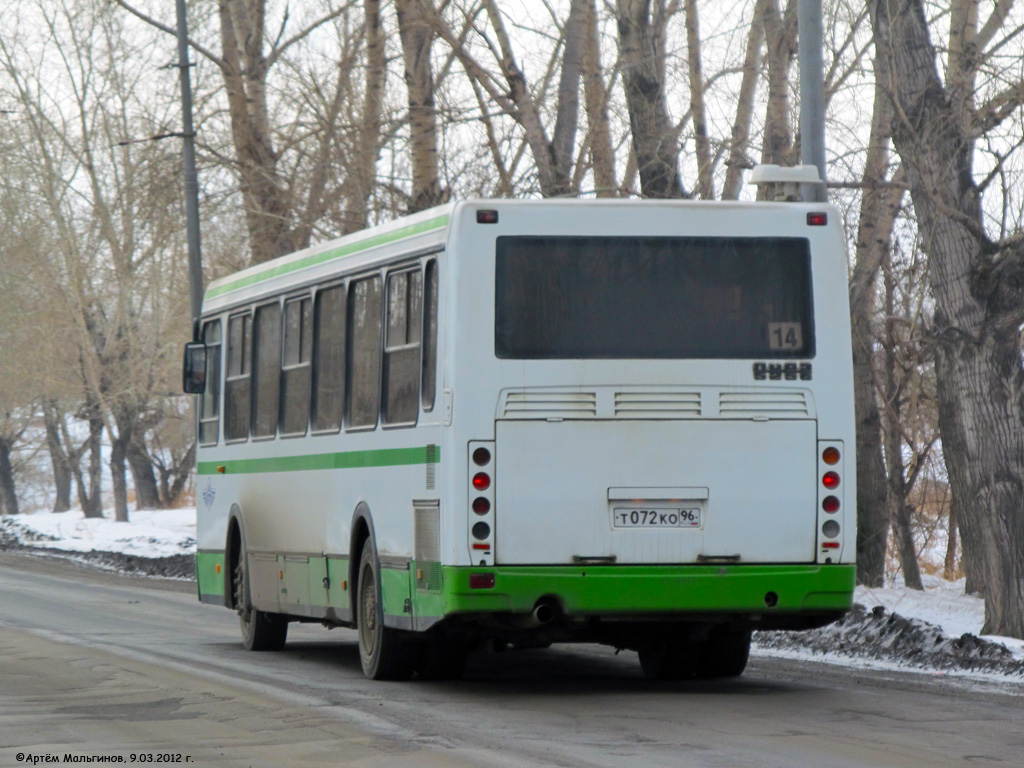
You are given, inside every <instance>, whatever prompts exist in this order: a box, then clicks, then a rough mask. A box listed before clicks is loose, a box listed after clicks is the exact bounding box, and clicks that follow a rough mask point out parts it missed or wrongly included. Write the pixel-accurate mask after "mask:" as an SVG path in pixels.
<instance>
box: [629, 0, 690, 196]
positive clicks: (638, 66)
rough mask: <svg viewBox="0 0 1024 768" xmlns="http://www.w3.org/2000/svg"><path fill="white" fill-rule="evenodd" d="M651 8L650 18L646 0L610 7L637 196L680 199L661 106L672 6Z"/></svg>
mask: <svg viewBox="0 0 1024 768" xmlns="http://www.w3.org/2000/svg"><path fill="white" fill-rule="evenodd" d="M653 4H654V6H655V7H654V9H653V11H654V12H653V15H652V9H651V5H652V2H651V0H618V2H616V4H615V20H616V23H617V25H618V30H619V58H620V66H621V69H622V80H623V87H624V88H625V91H626V105H627V107H628V109H629V125H630V131H631V135H632V139H633V153H634V154H635V155H636V163H637V169H638V171H639V174H640V189H641V192H642V193H643V195H644V196H645V197H655V198H680V197H685V196H686V190H685V189H684V188H683V185H682V181H681V180H680V177H679V144H678V140H677V139H676V132H675V130H674V128H673V126H672V124H671V123H670V122H669V117H668V106H667V104H666V102H665V45H664V35H665V26H666V24H667V21H668V17H669V16H670V13H671V12H674V11H675V3H673V4H672V6H666V3H665V1H664V0H654V3H653Z"/></svg>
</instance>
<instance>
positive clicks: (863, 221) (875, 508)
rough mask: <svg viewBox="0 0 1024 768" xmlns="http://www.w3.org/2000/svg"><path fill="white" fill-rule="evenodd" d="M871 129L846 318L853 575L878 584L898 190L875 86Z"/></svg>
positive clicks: (886, 112) (885, 110)
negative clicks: (889, 265) (881, 301)
mask: <svg viewBox="0 0 1024 768" xmlns="http://www.w3.org/2000/svg"><path fill="white" fill-rule="evenodd" d="M875 90H876V93H875V99H874V109H873V113H872V117H871V134H870V137H869V139H868V148H867V157H866V161H865V167H864V175H863V178H864V189H863V192H862V196H861V202H860V217H859V222H858V231H857V241H856V245H855V261H854V267H853V272H852V274H851V276H850V318H851V329H852V333H853V375H854V400H855V405H856V414H857V577H858V580H859V581H860V582H861V583H862V584H866V585H868V586H870V587H881V586H882V585H883V581H884V577H885V550H886V542H887V541H888V539H889V515H888V514H887V513H886V510H887V508H888V507H887V501H886V496H887V488H888V484H887V482H886V467H885V462H884V459H883V452H882V422H881V416H880V414H879V410H878V389H877V387H876V381H875V375H874V369H875V352H874V349H875V342H876V338H877V337H876V333H875V329H874V328H873V320H874V315H875V312H876V309H877V302H876V289H877V283H878V281H877V276H878V271H879V268H880V267H881V265H882V262H883V261H884V260H885V259H886V257H887V255H888V253H889V250H890V248H891V247H892V232H893V224H894V223H895V221H896V214H897V213H898V211H899V207H900V200H901V198H902V197H903V192H902V190H901V189H900V188H899V186H898V185H890V184H888V183H887V182H888V178H887V170H888V168H887V167H888V164H889V146H890V142H891V136H890V128H889V126H890V123H891V122H892V109H891V105H890V103H889V100H888V99H887V98H886V97H885V93H884V92H882V91H881V90H880V89H877V88H876V89H875Z"/></svg>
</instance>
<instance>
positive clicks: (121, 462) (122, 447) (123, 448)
mask: <svg viewBox="0 0 1024 768" xmlns="http://www.w3.org/2000/svg"><path fill="white" fill-rule="evenodd" d="M127 444H128V439H127V438H125V437H121V436H117V437H114V436H111V438H110V481H111V484H112V485H113V486H114V520H116V521H117V522H119V523H127V522H128V482H127V473H126V470H127V467H126V465H125V455H126V454H127Z"/></svg>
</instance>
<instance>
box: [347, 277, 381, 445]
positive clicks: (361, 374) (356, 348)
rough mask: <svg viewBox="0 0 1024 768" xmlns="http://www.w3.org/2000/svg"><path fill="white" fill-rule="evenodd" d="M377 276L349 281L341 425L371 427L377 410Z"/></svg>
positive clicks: (378, 320)
mask: <svg viewBox="0 0 1024 768" xmlns="http://www.w3.org/2000/svg"><path fill="white" fill-rule="evenodd" d="M381 293H382V291H381V279H380V275H375V276H373V277H368V278H364V279H362V280H356V281H353V282H352V284H351V286H350V287H349V299H348V339H347V353H348V361H347V363H348V365H347V367H348V387H347V395H348V402H347V403H346V408H345V427H346V428H353V429H356V428H359V427H373V426H376V424H377V414H378V412H379V411H380V357H381V335H382V331H383V322H382V321H383V317H382V314H383V313H382V306H381Z"/></svg>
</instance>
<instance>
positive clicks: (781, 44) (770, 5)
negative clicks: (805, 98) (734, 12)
mask: <svg viewBox="0 0 1024 768" xmlns="http://www.w3.org/2000/svg"><path fill="white" fill-rule="evenodd" d="M762 18H763V23H764V35H765V40H766V42H767V47H768V53H767V58H768V104H767V111H766V114H765V121H764V142H763V145H762V149H761V162H762V163H772V164H776V165H793V163H794V161H795V160H796V159H797V157H798V156H799V155H798V147H797V146H796V145H795V144H794V143H793V127H792V124H791V120H792V110H791V109H790V101H789V94H790V80H789V76H790V70H791V68H792V66H793V59H794V58H795V57H796V49H797V29H796V26H797V25H796V12H795V2H794V0H789V1H788V2H787V4H786V9H785V12H784V13H780V11H779V5H778V0H768V2H766V3H765V4H764V16H763V17H762ZM758 194H759V195H760V194H763V192H762V191H760V190H759V192H758Z"/></svg>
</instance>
